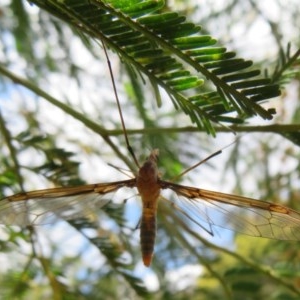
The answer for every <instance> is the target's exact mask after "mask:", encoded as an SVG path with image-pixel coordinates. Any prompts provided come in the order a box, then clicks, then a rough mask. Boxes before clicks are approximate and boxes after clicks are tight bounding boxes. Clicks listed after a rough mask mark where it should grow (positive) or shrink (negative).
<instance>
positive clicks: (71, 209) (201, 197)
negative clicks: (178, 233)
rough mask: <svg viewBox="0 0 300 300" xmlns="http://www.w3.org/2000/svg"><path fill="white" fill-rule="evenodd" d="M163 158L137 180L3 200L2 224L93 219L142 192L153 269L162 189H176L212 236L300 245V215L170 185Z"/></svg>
mask: <svg viewBox="0 0 300 300" xmlns="http://www.w3.org/2000/svg"><path fill="white" fill-rule="evenodd" d="M157 157H158V150H153V151H152V152H151V154H150V155H149V157H148V159H147V160H146V162H145V163H144V164H143V165H142V167H141V168H140V169H139V172H138V174H137V176H136V178H133V179H129V180H123V181H116V182H110V183H99V184H89V185H83V186H78V187H61V188H54V189H46V190H39V191H33V192H28V193H20V194H16V195H13V196H10V197H7V198H5V199H3V200H1V201H0V223H2V224H6V225H21V226H26V225H36V224H44V223H48V222H49V220H51V216H52V217H53V215H55V216H56V217H61V218H63V219H66V220H70V219H75V218H78V217H82V216H87V215H88V214H89V213H90V211H91V209H92V210H93V212H94V208H95V207H97V208H101V207H103V206H104V205H106V204H107V202H108V200H107V197H105V196H106V195H108V194H109V193H111V192H115V191H117V190H119V189H121V188H122V187H129V188H137V190H138V192H139V195H140V197H141V199H142V204H143V210H142V217H141V226H140V229H141V233H140V236H141V249H142V256H143V262H144V264H145V265H146V266H149V265H150V264H151V260H152V255H153V249H154V242H155V232H156V211H157V203H158V201H159V199H160V195H161V190H163V189H171V190H172V191H174V192H175V194H176V197H174V199H168V200H170V201H171V202H172V204H175V205H174V207H175V208H177V209H178V210H179V211H180V212H181V213H183V214H184V215H185V216H186V217H188V219H189V220H191V221H193V222H194V223H195V224H198V225H200V227H201V228H204V226H202V224H204V223H206V224H208V226H209V227H208V229H206V231H208V232H209V233H211V234H212V235H213V233H214V229H215V227H216V226H217V227H223V228H227V229H230V230H233V231H237V232H241V233H244V234H248V235H251V236H257V237H267V238H272V239H278V240H300V213H299V212H297V211H294V210H292V209H290V208H288V207H285V206H281V205H277V204H274V203H270V202H266V201H259V200H255V199H252V198H246V197H241V196H237V195H231V194H224V193H219V192H214V191H209V190H203V189H199V188H195V187H188V186H184V185H179V184H175V183H172V182H169V181H164V180H162V179H160V177H159V172H158V168H157V163H156V161H157ZM163 199H164V198H163ZM176 199H177V200H176ZM49 217H50V219H49Z"/></svg>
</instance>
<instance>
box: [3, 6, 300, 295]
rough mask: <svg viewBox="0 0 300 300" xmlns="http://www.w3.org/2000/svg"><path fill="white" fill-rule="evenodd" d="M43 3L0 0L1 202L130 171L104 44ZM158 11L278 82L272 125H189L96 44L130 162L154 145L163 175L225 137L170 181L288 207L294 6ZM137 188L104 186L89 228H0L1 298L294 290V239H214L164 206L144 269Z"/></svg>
mask: <svg viewBox="0 0 300 300" xmlns="http://www.w3.org/2000/svg"><path fill="white" fill-rule="evenodd" d="M37 2H38V1H37ZM52 2H53V3H54V4H55V1H51V3H52ZM42 7H43V6H42V5H40V7H38V6H36V5H35V4H30V3H29V2H26V1H19V0H13V1H9V0H2V1H1V5H0V32H1V34H0V43H1V44H0V66H1V70H0V71H1V72H0V112H1V115H0V127H1V132H0V147H1V151H0V161H1V163H0V195H1V198H4V197H6V196H9V195H12V194H14V193H17V192H20V191H22V190H25V191H29V190H37V189H42V188H51V187H55V186H73V185H80V184H84V183H102V182H110V181H116V180H123V179H127V178H128V177H127V176H125V175H124V174H122V173H121V172H120V171H119V170H118V169H117V168H124V169H125V170H127V171H126V172H127V173H128V174H131V173H130V170H131V171H133V172H136V171H137V167H136V166H135V165H134V163H133V162H132V160H131V157H130V155H129V154H128V151H127V149H126V145H125V140H124V135H123V131H122V127H121V123H120V117H119V114H118V111H117V105H116V99H115V95H114V92H113V87H112V81H111V78H110V75H109V69H108V65H107V61H106V57H105V54H104V51H103V47H102V45H101V44H99V42H96V41H95V40H92V39H89V38H87V37H86V36H85V35H83V34H82V33H80V31H78V30H76V29H74V28H73V27H71V26H70V25H69V24H67V23H64V22H63V21H62V20H60V19H58V18H56V17H54V16H53V15H51V14H50V13H49V12H47V10H46V9H43V8H42ZM164 10H165V11H177V12H179V13H180V14H181V15H184V16H186V17H187V19H188V20H189V21H190V22H193V23H195V24H200V25H201V27H202V31H201V33H204V34H209V35H211V36H213V37H214V38H216V39H217V40H218V43H219V44H220V45H222V46H224V47H226V48H227V49H228V50H230V51H235V52H236V53H237V55H238V56H240V57H243V58H244V59H249V60H253V62H254V64H255V67H257V68H258V69H260V70H262V73H263V74H267V75H268V76H269V77H271V78H273V79H274V80H275V79H276V81H277V82H280V87H281V91H282V95H281V96H280V97H277V98H274V99H271V100H269V101H266V103H264V106H265V107H267V108H268V107H270V108H271V107H272V108H275V109H276V112H277V113H276V115H275V116H274V118H273V120H270V121H266V120H262V119H261V118H259V117H252V118H248V119H247V120H245V123H244V124H243V126H244V127H243V128H242V129H241V130H239V129H237V130H236V132H237V134H234V132H232V131H230V130H228V129H227V127H225V126H220V125H218V124H216V127H217V130H216V131H217V134H216V137H213V136H211V135H207V133H206V132H205V130H203V129H201V128H200V129H197V128H196V127H192V126H193V124H191V121H190V119H189V117H187V116H186V115H184V114H183V113H182V112H181V111H180V110H175V109H174V107H173V105H172V102H171V101H170V98H169V96H168V95H167V93H166V92H165V91H164V90H162V89H161V90H160V93H161V97H162V106H161V107H158V106H157V103H156V100H155V93H154V91H153V89H152V87H151V85H150V84H149V82H147V80H146V81H145V82H143V81H142V80H140V77H139V76H136V77H135V76H133V72H132V71H131V70H130V68H128V66H127V65H126V64H124V63H122V59H120V57H119V56H118V55H116V53H114V52H113V51H110V50H109V49H108V55H109V60H110V62H111V66H112V71H113V74H114V77H115V83H116V86H117V90H118V94H119V97H120V102H121V107H122V112H123V115H124V119H125V123H126V126H127V128H128V135H129V140H130V143H131V145H132V147H133V149H134V151H135V153H136V156H137V157H138V159H139V161H140V162H142V161H143V160H144V159H145V158H146V157H147V155H148V154H149V152H150V151H151V149H154V148H159V149H160V159H159V168H160V172H161V174H162V177H163V179H166V180H169V179H172V178H173V177H176V175H178V174H179V173H180V172H182V171H183V170H185V169H186V168H187V167H189V166H191V165H193V164H195V163H197V162H199V161H201V160H202V159H204V158H206V157H207V156H208V155H210V154H211V153H213V152H215V151H217V150H219V149H221V148H223V147H226V146H228V145H229V144H230V143H232V142H234V141H235V142H234V143H233V144H232V145H231V146H230V147H227V148H226V149H224V151H223V152H222V153H221V154H220V155H218V156H217V157H214V158H213V159H211V160H209V162H207V163H205V164H203V165H201V166H200V167H198V168H197V169H194V170H192V171H190V172H189V173H188V174H186V175H185V176H184V178H180V179H179V181H180V183H182V184H186V185H189V186H195V187H199V188H204V189H211V190H215V191H219V192H227V193H234V194H238V195H243V196H247V197H252V198H256V199H261V200H264V201H270V202H274V203H280V204H283V205H285V206H288V207H291V208H293V209H295V210H300V193H299V185H300V180H299V171H300V170H299V155H300V151H299V144H300V137H299V133H297V131H298V132H299V130H300V110H299V109H300V106H299V91H300V89H299V88H300V86H299V79H300V72H299V59H296V60H292V59H291V58H292V57H293V55H294V54H295V53H297V51H298V52H299V50H298V49H299V48H300V40H299V28H300V7H299V5H298V1H296V0H295V1H292V0H288V1H279V0H273V1H267V0H266V1H256V0H253V1H251V0H247V1H218V0H215V1H200V0H199V1H179V0H178V1H176V0H174V1H166V7H165V8H164ZM7 72H10V73H9V74H8V73H7ZM14 76H15V77H14ZM19 79H23V80H24V82H22V80H19ZM25 81H26V82H25ZM17 83H19V84H17ZM24 85H25V86H24ZM203 88H204V89H205V88H208V89H209V87H207V86H206V85H204V86H203ZM43 93H45V94H43ZM51 97H52V98H51ZM55 101H56V102H55ZM74 111H76V112H78V115H76V114H75V113H74ZM274 124H276V126H274V127H272V125H274ZM268 126H269V127H268ZM135 130H138V131H135ZM239 131H240V132H239ZM291 132H292V133H291ZM108 164H112V165H114V166H116V167H117V168H112V167H111V166H108ZM110 196H111V195H110ZM136 196H137V193H136V191H128V190H120V191H119V192H118V193H117V194H116V195H112V196H111V197H112V200H113V201H112V203H111V204H110V205H108V206H107V207H105V208H104V209H103V211H100V212H99V224H98V226H95V227H94V226H93V225H92V224H90V223H89V220H74V221H71V222H66V221H63V220H59V219H58V220H57V221H56V222H54V223H53V224H49V225H46V226H38V227H34V228H20V227H16V226H5V225H1V226H0V273H1V274H0V295H2V299H42V298H44V299H117V298H118V297H122V299H140V298H149V299H152V298H153V299H186V298H187V297H190V298H192V297H193V298H194V299H266V298H268V299H299V297H300V281H299V272H300V264H299V258H300V246H299V242H288V241H277V240H267V239H262V238H255V237H249V236H245V235H240V234H236V233H234V232H230V231H226V230H223V229H221V228H220V229H219V230H218V232H217V233H216V234H215V236H213V237H212V236H210V235H208V234H207V233H206V232H203V231H202V230H201V228H198V229H197V228H195V226H193V227H192V228H191V229H192V230H191V231H189V225H190V224H189V223H185V224H184V223H183V222H181V220H180V218H177V217H176V218H175V216H174V215H172V214H173V212H172V211H170V208H169V209H168V208H167V206H166V207H165V208H164V209H162V210H161V211H159V212H158V232H157V239H156V246H155V256H154V259H153V263H152V266H151V268H149V269H147V268H145V267H144V266H143V264H142V261H141V253H140V246H139V229H138V223H139V215H140V202H139V199H138V197H136ZM124 199H126V201H124ZM0 214H1V211H0Z"/></svg>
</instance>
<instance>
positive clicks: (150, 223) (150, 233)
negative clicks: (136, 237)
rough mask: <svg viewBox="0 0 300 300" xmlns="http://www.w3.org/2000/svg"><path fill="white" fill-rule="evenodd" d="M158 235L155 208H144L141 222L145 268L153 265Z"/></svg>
mask: <svg viewBox="0 0 300 300" xmlns="http://www.w3.org/2000/svg"><path fill="white" fill-rule="evenodd" d="M155 234H156V216H155V211H154V209H153V208H144V209H143V215H142V221H141V249H142V255H143V262H144V265H145V266H149V265H150V264H151V260H152V255H153V249H154V242H155Z"/></svg>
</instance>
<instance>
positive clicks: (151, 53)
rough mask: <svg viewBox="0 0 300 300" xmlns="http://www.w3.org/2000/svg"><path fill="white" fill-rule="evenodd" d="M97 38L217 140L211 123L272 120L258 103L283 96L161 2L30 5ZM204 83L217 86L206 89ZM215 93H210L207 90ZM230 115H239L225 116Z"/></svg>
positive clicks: (277, 87) (93, 2)
mask: <svg viewBox="0 0 300 300" xmlns="http://www.w3.org/2000/svg"><path fill="white" fill-rule="evenodd" d="M33 2H34V3H36V4H37V5H38V6H41V7H42V8H43V9H46V10H47V11H48V12H50V13H52V14H54V15H56V16H57V17H59V18H60V19H63V20H64V21H66V22H68V23H70V24H71V25H72V26H74V27H75V28H77V29H79V30H80V31H81V32H83V33H85V34H87V35H89V36H90V37H92V38H95V39H100V40H102V41H103V42H104V43H105V44H106V45H107V46H108V47H109V48H110V49H112V50H113V51H115V52H116V53H118V55H119V56H120V57H121V58H122V60H123V61H124V62H126V63H127V64H129V65H131V66H132V67H133V68H134V69H136V70H137V71H138V72H139V73H141V74H144V75H145V76H146V77H147V78H149V81H150V82H151V85H152V86H153V87H154V90H155V95H156V98H157V103H160V102H161V99H160V94H159V89H158V87H161V88H163V89H164V90H165V91H166V92H167V94H168V95H169V96H170V98H171V100H172V102H173V104H174V106H175V108H177V109H179V108H180V109H182V111H183V112H184V113H186V114H188V115H189V116H190V119H191V121H192V122H193V123H196V124H197V126H199V127H204V128H206V130H207V131H208V132H209V133H214V128H213V126H212V124H211V123H215V122H229V123H239V122H242V121H243V119H245V118H246V117H249V116H252V115H260V116H261V117H262V118H264V119H271V118H272V114H273V111H272V110H266V109H264V108H263V107H262V106H261V105H260V102H262V101H265V100H267V99H270V98H272V97H276V96H278V95H279V94H280V90H279V86H278V85H277V84H273V83H272V82H271V80H270V79H267V78H262V77H258V76H259V74H260V71H259V70H255V69H252V67H251V66H252V64H253V63H252V61H249V60H244V59H242V58H237V57H236V54H235V53H234V52H229V51H227V50H226V48H224V47H221V46H217V45H216V43H217V41H216V39H214V38H212V37H211V36H210V35H203V34H201V33H200V30H201V27H200V26H198V25H195V24H193V23H191V22H186V18H185V17H184V16H181V15H179V14H178V13H176V12H170V11H166V9H164V10H163V12H161V11H162V9H163V8H164V1H161V0H160V1H154V0H149V1H139V2H137V1H116V0H111V1H87V0H86V1H81V0H76V1H74V0H72V1H71V0H67V1H64V2H57V1H47V2H44V1H39V0H35V1H33ZM207 82H210V83H212V85H213V86H214V87H215V88H211V87H210V86H208V87H206V88H204V87H203V85H204V84H205V83H207ZM208 90H209V91H210V92H207V91H208ZM230 112H236V115H235V116H234V117H233V116H230V117H228V116H226V115H227V114H228V113H230Z"/></svg>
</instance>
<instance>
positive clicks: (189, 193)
mask: <svg viewBox="0 0 300 300" xmlns="http://www.w3.org/2000/svg"><path fill="white" fill-rule="evenodd" d="M161 186H162V188H169V189H171V190H173V191H174V192H175V193H176V194H177V195H178V197H174V198H175V199H174V200H172V202H173V203H174V206H175V207H177V208H178V209H179V210H180V211H181V212H182V213H183V214H184V215H185V216H187V217H188V218H189V219H190V220H192V221H193V222H195V223H196V224H201V225H200V226H201V227H202V224H203V222H205V223H206V224H208V226H209V227H207V228H206V230H207V231H208V232H210V233H212V234H213V232H214V227H215V226H217V227H222V228H226V229H230V230H233V231H237V232H241V233H244V234H247V235H251V236H258V237H266V238H272V239H278V240H300V213H298V212H297V211H294V210H292V209H290V208H288V207H285V206H281V205H277V204H273V203H270V202H266V201H259V200H255V199H251V198H246V197H240V196H236V195H231V194H224V193H219V192H213V191H208V190H202V189H197V188H194V187H187V186H182V185H177V184H173V183H171V182H166V181H161Z"/></svg>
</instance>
